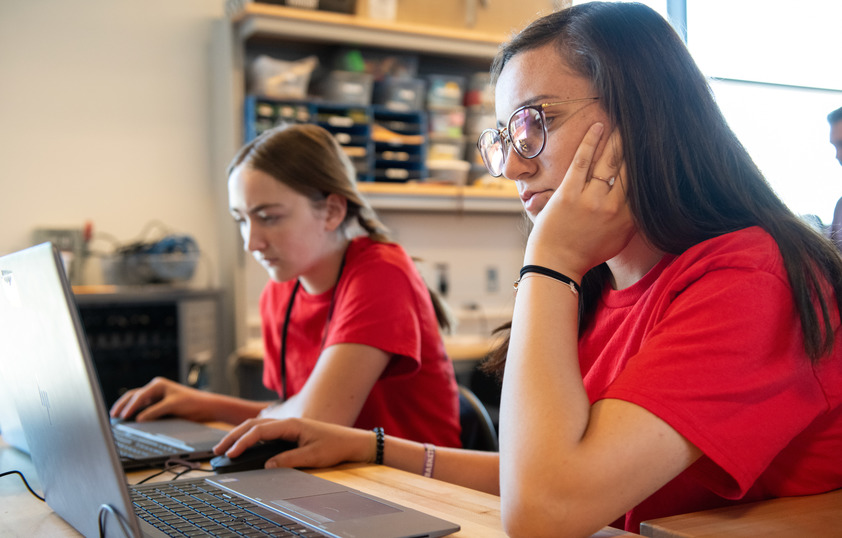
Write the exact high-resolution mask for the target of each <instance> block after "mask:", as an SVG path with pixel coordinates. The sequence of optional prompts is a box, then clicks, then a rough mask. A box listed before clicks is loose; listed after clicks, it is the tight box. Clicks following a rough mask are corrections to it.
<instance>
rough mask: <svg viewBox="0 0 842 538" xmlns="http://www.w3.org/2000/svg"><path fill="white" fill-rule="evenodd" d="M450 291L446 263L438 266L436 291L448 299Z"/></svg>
mask: <svg viewBox="0 0 842 538" xmlns="http://www.w3.org/2000/svg"><path fill="white" fill-rule="evenodd" d="M449 289H450V275H449V269H448V267H447V264H446V263H437V264H436V291H438V292H439V295H441V296H442V297H447V292H448V290H449Z"/></svg>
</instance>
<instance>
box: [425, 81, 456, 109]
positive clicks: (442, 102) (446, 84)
mask: <svg viewBox="0 0 842 538" xmlns="http://www.w3.org/2000/svg"><path fill="white" fill-rule="evenodd" d="M427 82H428V86H427V107H428V108H431V107H445V106H462V101H463V94H464V91H465V77H460V76H453V75H427Z"/></svg>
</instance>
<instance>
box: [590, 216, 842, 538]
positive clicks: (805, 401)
mask: <svg viewBox="0 0 842 538" xmlns="http://www.w3.org/2000/svg"><path fill="white" fill-rule="evenodd" d="M829 307H830V308H831V310H833V311H834V326H835V327H836V328H838V325H839V323H838V316H837V315H836V314H835V306H834V305H833V304H831V305H829ZM594 320H595V321H594V323H592V324H591V326H590V327H588V328H587V330H586V331H585V333H584V334H583V337H582V338H581V339H580V344H579V356H580V361H581V368H582V375H583V378H584V381H585V387H586V389H587V391H588V395H589V397H590V400H591V402H594V401H596V400H599V399H602V398H616V399H620V400H625V401H628V402H632V403H635V404H637V405H639V406H641V407H644V408H646V409H647V410H649V411H650V412H652V413H654V414H655V415H657V416H659V417H660V418H661V419H663V420H665V421H666V422H667V423H669V424H670V425H671V426H672V427H673V428H675V429H676V430H677V431H678V432H679V433H681V434H682V435H683V436H684V437H686V438H687V439H688V440H689V441H690V442H691V443H693V444H694V445H695V446H697V447H698V448H699V449H700V450H701V451H702V452H703V456H702V457H701V458H700V460H699V461H697V462H696V463H695V464H694V465H692V466H691V467H690V468H689V469H687V470H686V471H685V472H684V473H682V474H681V475H679V476H678V477H676V478H675V479H674V480H673V481H671V482H670V483H669V484H667V485H665V486H664V487H663V488H662V489H661V490H659V491H658V492H656V493H655V494H654V495H652V496H651V497H649V498H648V499H646V500H645V501H644V502H643V503H641V504H640V505H638V506H637V507H635V508H634V509H633V510H632V511H630V512H629V513H628V514H626V519H625V528H626V529H627V530H630V531H634V532H638V527H639V523H640V522H641V521H645V520H647V519H652V518H656V517H664V516H668V515H674V514H679V513H685V512H691V511H697V510H704V509H708V508H714V507H719V506H726V505H730V504H737V503H742V502H749V501H756V500H762V499H768V498H774V497H782V496H792V495H805V494H814V493H822V492H826V491H830V490H833V489H837V488H840V487H842V405H840V402H842V336H840V334H841V333H839V332H837V337H836V346H835V347H834V350H833V353H832V356H829V357H824V358H822V359H821V360H820V361H819V362H818V364H816V365H813V364H812V363H811V362H810V359H809V358H808V357H807V355H806V354H805V352H804V346H803V339H802V334H801V324H800V321H799V317H798V313H797V311H796V309H795V306H794V303H793V300H792V295H791V291H790V286H789V282H788V280H787V274H786V271H785V270H784V267H783V261H782V258H781V256H780V252H779V250H778V247H777V244H776V243H775V242H774V240H773V239H772V238H771V236H769V235H768V234H767V233H766V232H764V231H763V230H761V229H759V228H748V229H745V230H741V231H738V232H734V233H730V234H726V235H723V236H721V237H717V238H715V239H711V240H709V241H705V242H703V243H700V244H698V245H696V246H694V247H693V248H691V249H689V250H687V251H686V252H685V253H683V254H682V255H680V256H678V257H674V256H667V257H666V258H665V259H663V260H662V261H661V262H660V263H659V264H658V265H656V266H655V267H654V268H653V269H652V270H651V271H649V273H648V274H647V275H646V276H645V277H644V278H643V279H642V280H641V281H639V282H637V283H636V284H635V285H634V286H632V287H630V288H627V289H624V290H619V291H614V290H611V289H606V290H605V291H604V293H603V296H602V298H601V300H600V303H599V305H598V307H597V311H596V316H595V318H594ZM617 487H622V484H618V485H617ZM619 523H621V524H622V523H623V522H622V521H620V522H619Z"/></svg>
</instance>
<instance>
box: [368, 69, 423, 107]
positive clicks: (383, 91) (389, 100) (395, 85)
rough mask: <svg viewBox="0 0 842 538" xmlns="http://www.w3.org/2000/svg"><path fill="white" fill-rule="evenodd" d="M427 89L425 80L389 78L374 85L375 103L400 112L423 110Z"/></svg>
mask: <svg viewBox="0 0 842 538" xmlns="http://www.w3.org/2000/svg"><path fill="white" fill-rule="evenodd" d="M426 88H427V82H426V81H425V80H424V79H419V78H396V77H387V78H385V79H383V80H381V81H377V82H375V83H374V99H373V102H374V104H376V105H383V106H384V107H386V108H388V109H389V110H396V111H400V112H406V111H410V110H421V109H423V108H424V99H425V97H426V94H425V90H426Z"/></svg>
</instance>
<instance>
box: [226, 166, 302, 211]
mask: <svg viewBox="0 0 842 538" xmlns="http://www.w3.org/2000/svg"><path fill="white" fill-rule="evenodd" d="M228 196H229V202H230V205H231V207H240V208H248V207H253V206H255V205H262V204H268V203H282V202H284V201H288V200H291V199H296V198H298V197H301V198H304V196H303V195H301V194H299V193H298V192H296V191H295V190H293V189H292V188H291V187H289V186H288V185H286V184H284V183H283V182H282V181H278V180H277V179H275V178H274V177H273V176H271V175H270V174H267V173H266V172H263V171H262V170H256V169H254V168H251V167H250V166H244V165H241V166H238V167H237V168H235V169H234V170H233V171H232V172H231V175H230V176H229V178H228Z"/></svg>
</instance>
